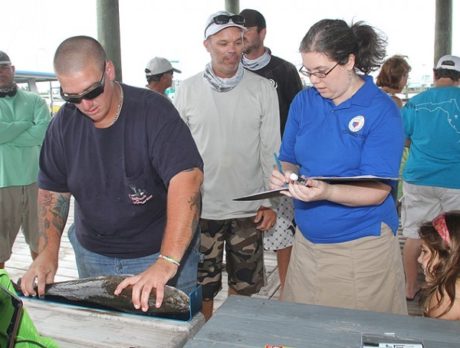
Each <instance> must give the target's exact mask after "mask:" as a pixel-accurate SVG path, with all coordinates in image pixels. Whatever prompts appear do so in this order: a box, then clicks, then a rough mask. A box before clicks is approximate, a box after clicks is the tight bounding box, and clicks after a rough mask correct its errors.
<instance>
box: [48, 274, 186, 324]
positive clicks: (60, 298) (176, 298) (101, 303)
mask: <svg viewBox="0 0 460 348" xmlns="http://www.w3.org/2000/svg"><path fill="white" fill-rule="evenodd" d="M125 278H127V276H103V277H93V278H81V279H77V280H69V281H63V282H56V283H52V284H47V285H46V287H45V300H51V301H57V302H64V303H70V304H77V305H84V306H88V307H93V308H101V309H110V310H115V311H119V312H126V313H136V314H143V315H152V316H156V315H158V314H162V315H174V314H181V313H189V311H190V298H189V297H188V296H187V294H185V292H183V291H182V290H179V289H176V288H174V287H172V286H169V285H166V286H165V290H164V299H163V303H162V305H161V307H160V308H156V307H155V301H156V296H155V291H153V292H152V293H151V294H150V297H149V301H148V304H149V309H148V310H147V312H143V311H142V310H141V309H135V308H134V305H133V303H132V301H131V294H132V287H127V288H125V289H124V290H123V291H122V293H121V294H120V295H118V296H115V295H114V291H115V289H116V287H117V286H118V284H120V283H121V282H122V281H123V280H124V279H125Z"/></svg>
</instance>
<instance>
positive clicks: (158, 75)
mask: <svg viewBox="0 0 460 348" xmlns="http://www.w3.org/2000/svg"><path fill="white" fill-rule="evenodd" d="M174 72H177V73H181V71H180V70H178V69H176V68H174V67H173V66H172V65H171V63H170V62H169V60H167V59H166V58H162V57H155V58H152V59H151V60H150V61H149V62H148V63H147V67H146V68H145V77H146V78H147V88H149V89H151V90H152V91H155V92H157V93H160V94H163V95H166V93H165V91H166V89H168V88H169V87H171V86H172V81H173V74H174Z"/></svg>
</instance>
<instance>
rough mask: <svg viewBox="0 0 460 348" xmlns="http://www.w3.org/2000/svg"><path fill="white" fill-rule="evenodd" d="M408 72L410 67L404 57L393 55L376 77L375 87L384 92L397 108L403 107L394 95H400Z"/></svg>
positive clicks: (399, 99)
mask: <svg viewBox="0 0 460 348" xmlns="http://www.w3.org/2000/svg"><path fill="white" fill-rule="evenodd" d="M410 71H411V67H410V65H409V63H407V61H406V59H405V58H404V56H399V55H395V56H392V57H390V58H388V59H387V60H386V61H385V62H384V63H383V65H382V68H381V69H380V72H379V74H378V76H377V82H376V85H377V86H379V87H380V88H381V89H382V90H383V91H385V93H386V94H388V95H389V96H390V97H391V99H393V101H394V102H395V103H396V105H398V107H399V108H401V107H402V106H403V102H402V100H401V98H399V97H398V96H397V95H396V94H398V93H401V92H402V90H403V88H404V87H405V86H406V84H407V79H408V78H409V72H410Z"/></svg>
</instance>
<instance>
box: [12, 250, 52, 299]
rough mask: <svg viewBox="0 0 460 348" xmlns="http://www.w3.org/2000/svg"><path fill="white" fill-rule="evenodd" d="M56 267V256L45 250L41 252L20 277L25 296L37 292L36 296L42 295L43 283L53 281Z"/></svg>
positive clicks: (43, 292)
mask: <svg viewBox="0 0 460 348" xmlns="http://www.w3.org/2000/svg"><path fill="white" fill-rule="evenodd" d="M57 268H58V260H57V258H56V257H54V256H51V255H50V254H49V253H47V252H46V251H44V252H41V253H40V254H39V255H38V256H37V258H36V259H35V260H34V262H32V265H31V266H30V267H29V270H28V271H27V272H26V273H25V274H24V276H23V277H22V279H21V291H22V293H23V294H24V295H25V296H36V295H37V292H38V296H43V295H44V294H45V285H46V284H50V283H52V282H53V281H54V276H55V275H56V271H57ZM36 290H37V291H36Z"/></svg>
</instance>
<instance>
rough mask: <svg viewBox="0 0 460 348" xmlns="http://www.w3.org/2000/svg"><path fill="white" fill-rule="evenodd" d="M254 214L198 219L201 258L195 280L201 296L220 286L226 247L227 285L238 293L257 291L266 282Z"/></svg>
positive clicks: (209, 295) (208, 295)
mask: <svg viewBox="0 0 460 348" xmlns="http://www.w3.org/2000/svg"><path fill="white" fill-rule="evenodd" d="M253 220H254V217H249V218H241V219H230V220H206V219H200V228H201V246H200V253H201V255H202V260H201V262H200V263H199V265H198V282H199V283H200V284H201V285H202V287H203V299H204V300H211V299H213V298H214V297H215V296H216V295H217V293H218V292H219V291H220V290H221V289H222V271H223V254H224V253H223V250H224V247H225V256H226V269H227V273H228V286H229V287H230V288H232V289H233V290H234V291H236V292H237V293H238V294H239V295H246V296H249V295H252V294H254V293H257V292H258V291H259V290H260V289H261V288H262V286H263V285H264V283H265V268H264V259H263V257H264V254H263V239H262V237H263V232H261V231H259V230H257V229H256V224H254V222H253Z"/></svg>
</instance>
